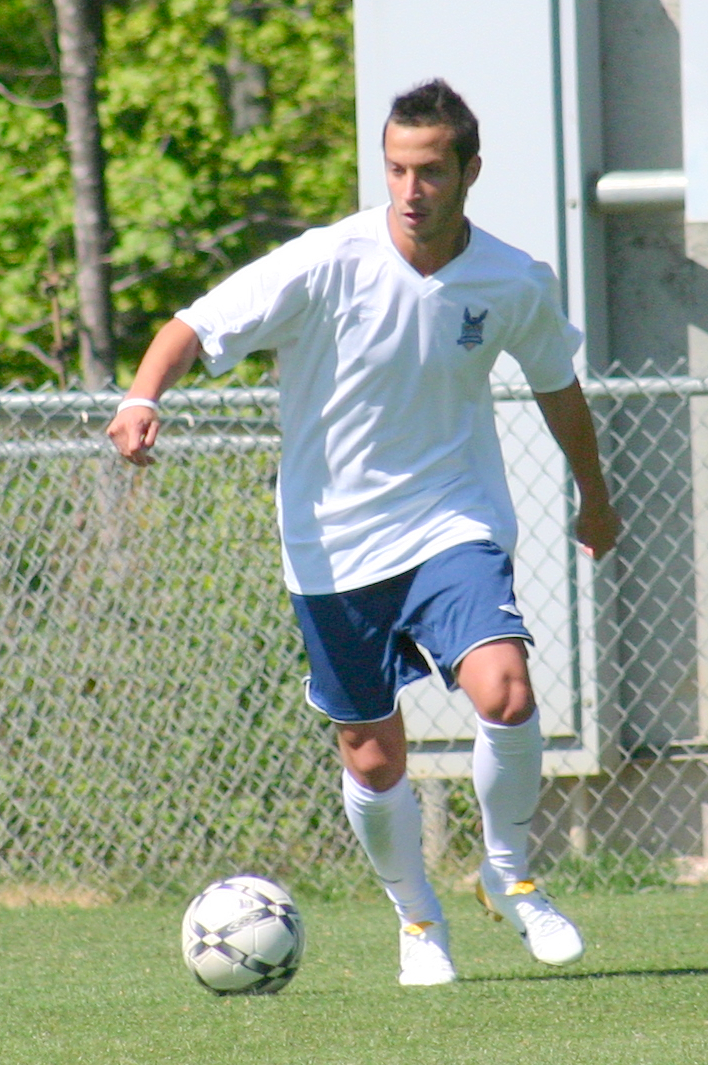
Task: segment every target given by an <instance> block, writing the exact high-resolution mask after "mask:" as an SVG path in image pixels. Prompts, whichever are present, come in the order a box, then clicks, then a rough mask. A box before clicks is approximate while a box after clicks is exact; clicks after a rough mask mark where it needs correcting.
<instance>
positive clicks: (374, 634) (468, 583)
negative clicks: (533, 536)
mask: <svg viewBox="0 0 708 1065" xmlns="http://www.w3.org/2000/svg"><path fill="white" fill-rule="evenodd" d="M291 599H292V603H293V606H294V608H295V613H296V615H297V619H298V622H299V624H300V628H301V629H302V633H303V636H304V639H305V648H306V650H307V655H308V658H309V660H310V669H311V671H312V673H311V676H310V678H309V685H308V701H309V702H310V703H311V704H312V705H313V706H314V707H316V708H317V709H318V710H321V711H323V712H324V713H325V714H327V715H328V716H329V717H331V718H332V720H333V721H338V722H340V723H342V724H346V723H355V722H364V721H380V720H382V719H384V718H386V717H390V716H391V714H393V713H394V712H395V709H396V697H397V695H398V692H399V690H400V689H401V688H402V687H404V686H405V685H406V684H410V683H411V682H412V681H414V680H419V679H420V678H421V677H425V676H428V674H429V673H430V668H429V667H428V664H427V662H426V661H425V658H424V657H423V655H422V654H421V652H420V650H419V647H418V645H421V646H423V647H425V648H426V650H427V651H428V653H429V654H430V656H431V657H432V659H433V661H434V662H435V664H436V666H437V667H438V669H439V670H440V673H441V674H442V677H443V679H444V681H445V683H446V684H447V686H448V688H449V689H451V690H452V689H453V688H455V686H456V683H455V673H456V670H457V667H458V666H459V664H460V662H461V661H462V659H463V658H464V657H465V655H466V654H467V653H468V652H469V651H472V650H473V649H474V648H475V647H479V646H481V645H482V644H485V643H491V642H493V641H495V640H506V639H513V638H516V639H521V640H526V641H527V642H528V643H533V639H532V637H531V635H530V634H529V632H528V630H527V629H526V628H525V626H524V623H523V620H522V617H521V614H520V612H519V610H518V608H517V606H516V600H515V598H514V591H513V573H512V565H511V560H510V558H509V556H508V555H507V554H506V552H504V551H502V550H501V548H499V547H497V546H496V545H495V544H491V543H487V542H485V541H475V542H472V543H466V544H459V545H458V546H456V547H450V548H448V549H447V550H446V551H442V552H441V553H440V554H439V555H435V556H434V557H433V558H431V559H429V560H428V561H427V562H423V563H422V565H420V566H416V568H415V569H412V570H409V571H408V572H406V573H401V574H399V575H398V576H396V577H391V578H390V579H389V580H386V581H381V582H379V583H378V584H371V585H368V586H366V587H365V588H356V589H354V590H353V591H351V592H335V593H334V594H332V595H296V594H291Z"/></svg>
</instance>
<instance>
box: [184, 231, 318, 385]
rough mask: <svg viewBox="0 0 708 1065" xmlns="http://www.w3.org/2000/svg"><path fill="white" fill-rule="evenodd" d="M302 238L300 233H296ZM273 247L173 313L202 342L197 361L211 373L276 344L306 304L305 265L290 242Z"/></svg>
mask: <svg viewBox="0 0 708 1065" xmlns="http://www.w3.org/2000/svg"><path fill="white" fill-rule="evenodd" d="M300 239H302V238H300ZM298 244H299V240H295V241H290V242H289V243H288V244H285V245H283V246H282V247H281V248H277V249H276V250H275V251H273V252H271V253H270V254H268V255H265V256H263V257H262V258H261V259H257V260H256V261H255V262H253V263H250V264H249V265H248V266H245V267H243V268H242V269H241V270H237V271H236V272H235V273H234V274H231V276H230V277H228V278H226V280H225V281H222V282H221V284H219V285H216V287H215V288H213V289H211V291H210V292H208V293H206V295H204V296H201V297H200V298H199V299H197V300H195V301H194V303H193V304H192V305H191V306H190V307H187V308H185V309H183V310H180V311H178V312H177V314H176V315H175V317H176V318H179V319H180V321H183V322H185V324H186V325H188V326H190V327H191V328H192V329H193V330H194V331H195V333H196V334H197V336H198V337H199V340H200V343H201V345H202V361H203V362H204V365H205V367H206V369H207V370H208V371H209V373H210V374H211V375H212V376H213V377H216V376H218V375H219V374H222V373H225V372H226V371H227V370H230V369H231V368H232V367H233V366H235V365H236V363H238V362H240V360H241V359H243V358H245V356H246V355H248V354H249V353H250V352H252V351H261V350H265V349H267V348H278V347H279V346H281V345H282V344H283V343H284V342H285V341H287V339H288V337H290V336H291V335H292V332H293V330H294V329H295V328H296V322H297V320H298V318H299V316H300V315H301V314H302V312H303V311H304V310H305V309H306V308H307V305H308V300H309V293H308V285H307V277H308V270H307V265H306V264H305V265H303V258H302V256H300V255H298V249H297V248H296V247H294V246H295V245H298Z"/></svg>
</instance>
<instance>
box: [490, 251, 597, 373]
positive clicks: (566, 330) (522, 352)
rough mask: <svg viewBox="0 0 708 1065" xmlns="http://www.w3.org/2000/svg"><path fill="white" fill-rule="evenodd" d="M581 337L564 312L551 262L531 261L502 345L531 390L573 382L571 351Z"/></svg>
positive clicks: (572, 351)
mask: <svg viewBox="0 0 708 1065" xmlns="http://www.w3.org/2000/svg"><path fill="white" fill-rule="evenodd" d="M582 341H583V334H582V333H581V332H580V330H579V329H576V328H575V326H574V325H571V323H570V322H569V321H568V319H567V318H566V316H565V314H564V313H563V309H562V307H561V301H560V285H559V284H558V279H557V278H556V276H555V274H554V273H553V271H552V270H551V268H550V266H548V265H547V263H540V262H531V263H530V264H529V267H528V275H527V283H526V284H525V285H524V287H523V292H522V293H520V294H519V298H518V300H517V302H516V307H515V319H514V322H513V324H512V326H511V329H510V333H509V338H508V341H507V343H506V344H505V347H506V350H507V351H508V352H509V354H510V355H513V356H514V358H515V359H516V360H517V361H518V363H519V365H520V366H521V369H522V370H523V372H524V376H525V377H526V380H527V381H528V383H529V385H530V386H531V388H532V389H533V390H534V392H558V391H560V390H561V389H562V388H567V387H568V385H570V384H572V382H573V379H574V377H575V371H574V368H573V355H574V354H575V352H576V351H577V350H578V348H579V347H580V345H581V343H582Z"/></svg>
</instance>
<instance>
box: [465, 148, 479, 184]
mask: <svg viewBox="0 0 708 1065" xmlns="http://www.w3.org/2000/svg"><path fill="white" fill-rule="evenodd" d="M481 169H482V159H481V157H480V156H479V155H473V156H472V158H471V159H470V160H469V161H468V163H467V165H466V166H465V172H464V174H463V180H464V182H465V188H468V189H470V188H472V186H473V185H474V183H475V181H476V180H477V178H478V177H479V172H480V170H481Z"/></svg>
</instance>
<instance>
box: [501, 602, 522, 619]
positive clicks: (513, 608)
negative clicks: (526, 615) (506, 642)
mask: <svg viewBox="0 0 708 1065" xmlns="http://www.w3.org/2000/svg"><path fill="white" fill-rule="evenodd" d="M499 609H500V610H505V611H506V612H507V614H513V615H514V617H515V618H520V617H521V611H520V610H519V608H518V607H517V605H516V603H502V605H501V606H500V607H499Z"/></svg>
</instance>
